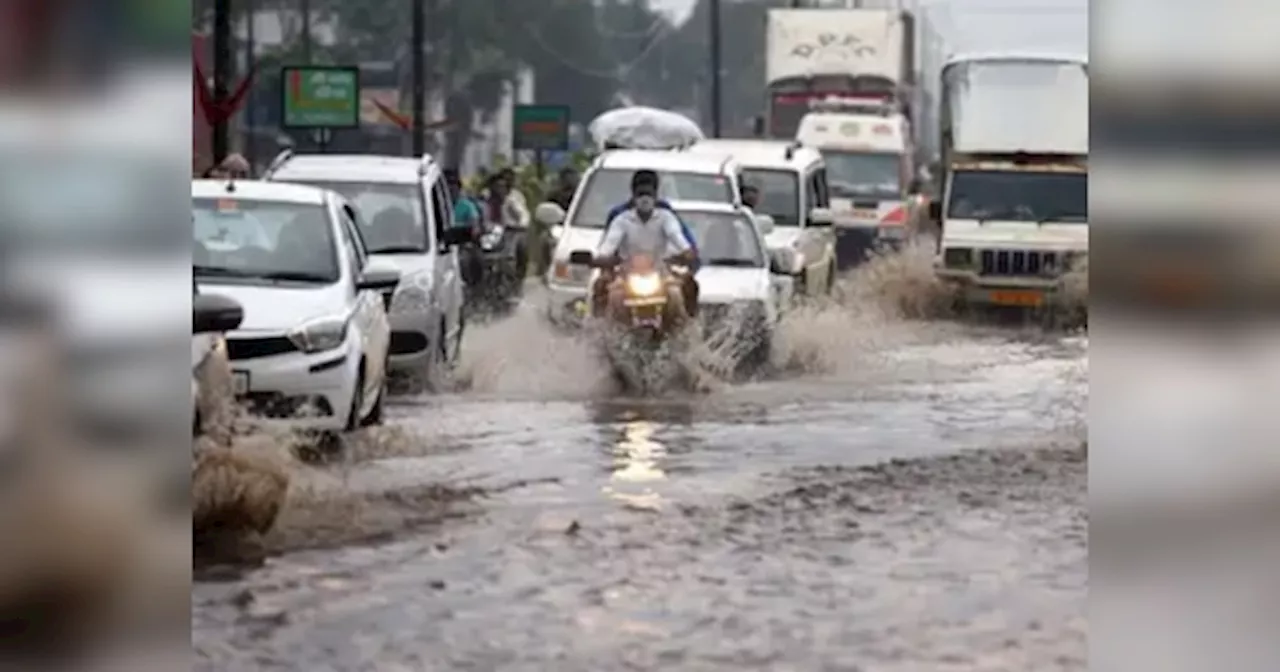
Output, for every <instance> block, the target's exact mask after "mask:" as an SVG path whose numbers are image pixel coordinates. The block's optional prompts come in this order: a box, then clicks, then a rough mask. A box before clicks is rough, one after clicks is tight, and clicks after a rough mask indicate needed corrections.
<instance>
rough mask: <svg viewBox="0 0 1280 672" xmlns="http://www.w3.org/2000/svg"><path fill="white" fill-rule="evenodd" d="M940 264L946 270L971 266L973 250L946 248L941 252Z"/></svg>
mask: <svg viewBox="0 0 1280 672" xmlns="http://www.w3.org/2000/svg"><path fill="white" fill-rule="evenodd" d="M942 263H943V265H944V266H946V267H947V268H967V267H970V266H973V250H971V249H969V248H967V247H948V248H947V249H946V250H944V251H943V252H942Z"/></svg>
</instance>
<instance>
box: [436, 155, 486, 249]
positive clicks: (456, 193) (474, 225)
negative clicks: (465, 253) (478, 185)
mask: <svg viewBox="0 0 1280 672" xmlns="http://www.w3.org/2000/svg"><path fill="white" fill-rule="evenodd" d="M444 183H445V186H447V187H448V188H449V196H450V198H452V199H453V225H454V226H456V227H459V228H469V229H471V230H472V231H474V232H475V233H476V235H479V233H480V227H481V224H482V222H481V219H480V208H478V207H476V204H475V201H473V200H471V197H470V196H468V195H467V194H466V192H464V191H463V190H462V176H461V175H459V174H458V170H457V169H456V168H449V169H446V170H445V171H444Z"/></svg>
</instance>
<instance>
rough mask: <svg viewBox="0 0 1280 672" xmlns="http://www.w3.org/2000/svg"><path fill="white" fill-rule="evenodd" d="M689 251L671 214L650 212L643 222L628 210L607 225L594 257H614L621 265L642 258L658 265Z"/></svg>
mask: <svg viewBox="0 0 1280 672" xmlns="http://www.w3.org/2000/svg"><path fill="white" fill-rule="evenodd" d="M690 249H692V248H690V247H689V241H688V240H687V239H685V237H684V231H683V230H682V229H681V228H680V220H679V219H678V218H677V217H676V215H675V213H673V212H671V211H669V210H664V209H662V208H654V210H653V213H652V214H651V215H649V219H648V221H645V220H642V219H640V215H638V214H636V211H635V208H631V209H630V210H626V211H624V212H623V213H622V214H620V215H618V216H617V217H616V218H615V219H614V220H613V222H612V223H611V224H609V231H608V232H607V233H606V234H605V236H604V240H602V241H600V247H599V248H597V249H596V256H597V257H612V256H618V257H620V258H621V259H623V260H624V261H625V260H627V259H629V258H631V257H633V256H635V255H638V254H645V255H649V256H650V257H652V258H653V260H654V261H662V260H663V259H666V258H668V257H674V256H676V255H677V254H681V253H683V252H688V251H689V250H690Z"/></svg>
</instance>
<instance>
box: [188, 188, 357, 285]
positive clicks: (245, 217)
mask: <svg viewBox="0 0 1280 672" xmlns="http://www.w3.org/2000/svg"><path fill="white" fill-rule="evenodd" d="M191 212H192V218H193V219H194V220H195V250H194V253H193V254H192V265H193V266H194V267H195V274H196V275H197V276H200V277H204V278H248V279H260V280H287V281H299V282H322V283H333V282H337V281H338V278H339V277H340V271H339V266H338V255H337V250H336V249H335V244H334V238H333V227H332V224H331V222H330V219H329V214H328V211H327V210H326V208H325V206H323V205H315V204H310V203H281V202H277V201H251V200H241V199H236V198H216V199H214V198H196V199H193V200H192V208H191Z"/></svg>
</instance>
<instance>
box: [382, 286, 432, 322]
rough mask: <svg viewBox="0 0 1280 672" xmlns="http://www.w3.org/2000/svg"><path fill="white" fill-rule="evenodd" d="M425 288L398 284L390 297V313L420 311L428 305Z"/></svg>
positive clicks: (428, 300)
mask: <svg viewBox="0 0 1280 672" xmlns="http://www.w3.org/2000/svg"><path fill="white" fill-rule="evenodd" d="M430 304H431V300H430V299H429V298H428V295H427V290H426V289H424V288H422V287H417V286H406V285H400V286H399V287H397V288H396V293H395V295H394V296H392V297H391V314H392V315H398V314H401V313H415V312H417V313H420V312H422V311H424V310H426V309H427V308H428V307H430Z"/></svg>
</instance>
